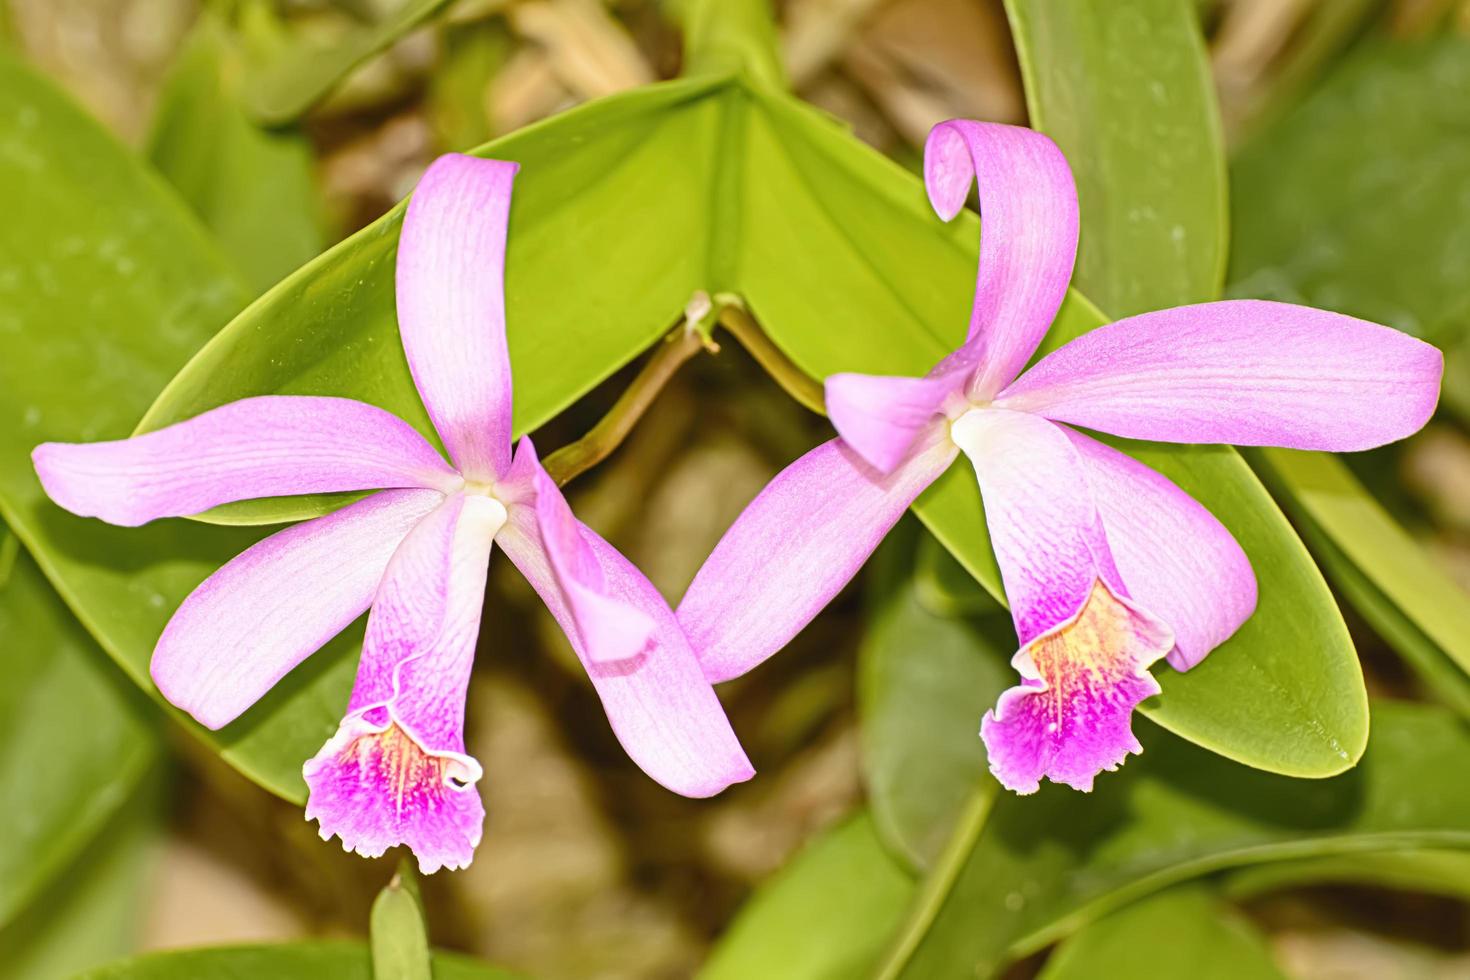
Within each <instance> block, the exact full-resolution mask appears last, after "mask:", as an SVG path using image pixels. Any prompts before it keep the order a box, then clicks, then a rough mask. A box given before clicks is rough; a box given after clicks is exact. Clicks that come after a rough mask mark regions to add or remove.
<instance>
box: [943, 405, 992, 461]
mask: <svg viewBox="0 0 1470 980" xmlns="http://www.w3.org/2000/svg"><path fill="white" fill-rule="evenodd" d="M987 411H989V405H988V404H987V405H974V404H971V405H970V407H969V408H967V409H965V410H964V411H963V412H962V413H961V414H960V415H959V416H958V417H956V418H954V419H953V420H952V421H951V422H950V423H949V437H950V438H951V439H953V440H954V444H955V445H956V446H959V447H960V450H961V451H962V452H964V454H965V455H966V456H968V457H970V458H971V459H975V458H976V455H977V454H978V453H979V452H980V442H981V429H982V428H983V427H984V425H985V422H984V419H983V416H984V413H985V412H987Z"/></svg>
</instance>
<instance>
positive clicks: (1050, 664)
mask: <svg viewBox="0 0 1470 980" xmlns="http://www.w3.org/2000/svg"><path fill="white" fill-rule="evenodd" d="M951 435H952V437H953V438H954V441H955V442H956V443H957V444H958V445H959V446H960V448H961V449H963V450H964V452H965V454H966V455H967V456H969V457H970V460H971V462H972V463H973V464H974V466H975V473H976V476H977V477H978V479H979V481H980V493H981V496H982V497H983V498H984V500H985V521H986V525H987V526H988V528H989V530H990V541H991V545H992V546H993V548H994V549H995V557H996V562H997V564H998V565H999V566H1000V572H1001V579H1002V581H1003V582H1004V584H1005V588H1006V596H1007V597H1008V598H1009V600H1010V603H1011V615H1012V618H1013V619H1014V620H1015V624H1016V633H1017V636H1018V637H1019V639H1020V643H1021V649H1020V651H1019V652H1018V653H1017V654H1016V657H1015V659H1014V661H1013V663H1014V664H1015V666H1016V669H1017V670H1018V671H1019V672H1020V674H1021V678H1022V683H1021V684H1020V685H1019V686H1017V687H1014V688H1012V689H1010V690H1009V691H1007V692H1005V693H1004V694H1002V695H1001V698H1000V701H999V703H998V704H997V705H996V707H995V710H993V711H991V712H989V713H987V714H986V716H985V718H984V720H983V721H982V723H981V728H980V731H981V736H982V737H983V738H984V740H985V745H986V748H987V749H988V751H989V754H990V768H991V771H992V772H993V773H994V774H995V776H996V778H997V779H999V780H1000V781H1001V783H1002V784H1003V785H1005V786H1006V787H1007V788H1009V789H1012V790H1014V791H1015V792H1018V793H1031V792H1035V791H1036V789H1037V787H1038V786H1039V785H1040V780H1041V778H1042V777H1046V778H1049V779H1051V780H1052V781H1054V782H1060V783H1066V784H1067V785H1069V786H1073V787H1075V788H1077V789H1081V790H1089V789H1091V788H1092V779H1093V776H1095V775H1096V774H1097V773H1098V772H1100V771H1102V770H1103V769H1112V768H1116V767H1117V766H1118V765H1119V764H1121V763H1122V761H1123V760H1124V759H1125V758H1126V757H1127V756H1128V754H1129V753H1130V752H1138V751H1140V748H1139V745H1138V741H1137V739H1135V738H1134V737H1133V733H1132V730H1131V727H1130V720H1131V717H1132V713H1133V709H1134V708H1135V707H1136V706H1137V705H1138V703H1139V702H1140V701H1142V700H1143V699H1144V698H1146V697H1148V696H1150V695H1152V694H1156V693H1158V685H1157V683H1156V682H1155V681H1154V679H1153V677H1152V676H1151V675H1150V674H1149V672H1148V668H1149V666H1150V665H1151V664H1153V663H1154V662H1155V661H1157V660H1158V659H1159V658H1160V657H1162V656H1164V655H1165V654H1166V653H1168V652H1169V650H1170V649H1171V648H1172V647H1173V646H1174V637H1173V634H1172V632H1171V631H1170V629H1169V628H1168V626H1166V625H1165V624H1164V623H1163V622H1162V621H1160V620H1159V619H1158V618H1157V617H1156V616H1154V615H1153V614H1152V613H1151V612H1149V611H1146V610H1145V609H1143V608H1142V607H1141V606H1139V605H1138V604H1137V603H1136V602H1134V601H1133V600H1131V599H1130V598H1129V597H1128V592H1127V590H1126V589H1125V588H1124V586H1123V583H1122V581H1121V580H1120V578H1119V576H1118V571H1117V568H1116V567H1115V565H1114V562H1113V558H1112V555H1111V553H1110V551H1109V548H1108V539H1107V535H1106V532H1105V531H1104V528H1103V523H1102V519H1101V518H1100V517H1099V515H1098V509H1097V505H1096V504H1095V502H1094V500H1093V496H1092V493H1091V491H1090V485H1089V483H1088V478H1087V471H1086V468H1085V466H1084V464H1083V462H1082V459H1081V457H1080V455H1079V454H1078V452H1077V450H1076V449H1075V448H1074V447H1073V446H1072V443H1071V441H1070V440H1069V439H1068V438H1067V436H1066V434H1065V433H1063V432H1062V430H1061V429H1060V428H1059V427H1057V426H1055V425H1053V424H1051V423H1049V422H1047V421H1046V420H1044V419H1040V418H1037V417H1035V416H1031V415H1024V414H1020V413H1017V412H1007V411H1004V410H998V409H977V410H974V411H971V412H969V413H968V414H966V415H964V416H962V417H961V418H960V419H958V420H957V421H956V422H955V423H954V425H953V426H952V427H951Z"/></svg>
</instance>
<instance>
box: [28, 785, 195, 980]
mask: <svg viewBox="0 0 1470 980" xmlns="http://www.w3.org/2000/svg"><path fill="white" fill-rule="evenodd" d="M155 775H157V774H156V773H155ZM164 790H165V785H164V781H163V780H162V779H158V778H145V779H144V781H143V784H142V785H141V786H140V787H139V788H138V791H137V792H136V793H135V794H134V795H133V798H132V799H131V800H130V801H129V802H128V804H127V805H126V806H125V807H123V808H122V810H120V811H119V812H117V813H116V814H115V815H114V816H113V818H112V819H111V820H110V821H109V823H108V825H107V827H106V828H105V829H104V830H103V831H102V832H101V833H100V834H98V835H97V837H96V838H95V839H94V840H92V842H91V843H90V844H88V846H87V847H85V848H84V849H83V850H82V852H81V853H80V854H78V855H76V856H75V857H74V859H73V860H72V861H71V862H70V864H69V865H68V866H67V867H66V869H65V871H64V872H63V873H62V874H61V875H60V876H58V877H57V878H56V879H55V880H53V881H52V882H51V884H50V886H49V887H48V888H47V889H46V890H45V891H44V892H43V893H42V894H40V895H39V896H37V898H36V900H35V901H33V902H32V903H31V904H30V905H29V906H27V908H26V910H25V913H24V914H23V915H21V916H20V917H19V918H18V919H16V920H15V921H13V922H11V923H10V924H9V925H7V926H6V927H5V928H3V929H0V964H3V965H0V976H4V977H6V978H7V980H72V978H73V977H75V976H76V975H77V974H78V973H79V972H81V971H83V970H91V969H94V968H96V967H99V966H101V965H103V964H106V963H110V962H112V961H114V960H116V959H118V958H119V957H122V956H127V955H129V954H130V953H132V952H133V951H134V950H136V949H137V948H138V943H139V941H140V938H141V933H142V931H143V928H144V913H145V908H144V904H143V902H142V901H140V897H143V896H147V895H149V894H150V888H151V886H152V884H153V882H154V873H155V871H156V866H157V864H158V856H159V854H160V852H161V850H162V847H161V844H162V841H161V838H162V836H163V833H164V823H165V820H166V817H167V813H166V809H165V805H164V803H165V801H164V795H165V794H164Z"/></svg>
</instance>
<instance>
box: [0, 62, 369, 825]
mask: <svg viewBox="0 0 1470 980" xmlns="http://www.w3.org/2000/svg"><path fill="white" fill-rule="evenodd" d="M0 211H3V213H4V214H5V215H6V220H5V230H4V231H3V232H0V336H4V338H5V341H4V350H5V356H3V357H0V514H3V517H4V520H5V521H6V523H8V524H9V525H10V527H11V529H12V530H13V531H15V533H16V534H17V535H18V536H19V537H20V538H21V540H22V541H23V542H24V543H25V545H26V548H27V550H28V551H29V552H30V553H31V554H32V555H33V556H34V557H35V559H36V563H37V564H38V565H39V566H40V567H41V569H42V571H44V572H45V573H46V577H47V578H48V579H50V580H51V584H52V585H53V586H54V587H55V589H56V590H57V592H58V593H59V594H60V595H61V597H62V599H63V600H65V601H66V604H67V605H68V606H70V607H71V609H72V612H73V613H75V614H76V616H77V618H78V619H79V620H81V622H82V625H83V626H85V627H86V628H87V631H88V632H90V633H91V634H92V636H93V637H94V638H95V639H96V640H97V641H98V642H99V643H100V644H101V645H102V647H103V649H105V650H106V651H107V652H108V654H110V655H111V656H112V657H113V658H114V659H115V660H116V661H117V662H118V663H119V664H120V665H121V666H122V667H123V669H124V671H125V672H126V673H127V674H128V676H129V677H131V678H132V679H133V680H134V681H136V682H137V683H138V685H139V686H140V687H142V688H143V689H144V690H147V691H149V692H154V688H153V685H152V682H151V681H150V680H149V678H148V659H149V656H150V655H151V654H152V651H153V644H154V642H155V641H156V640H157V638H158V634H159V633H160V632H161V631H162V629H163V626H164V623H165V622H167V620H168V618H169V616H170V615H171V614H172V613H173V610H174V609H175V608H176V607H177V606H178V604H179V602H180V601H182V600H183V598H184V597H185V596H186V595H188V593H189V592H190V590H192V589H193V588H194V586H196V585H197V584H198V583H199V582H200V581H201V580H202V579H203V578H204V577H205V576H206V575H208V574H209V573H211V572H213V571H214V570H215V569H216V568H218V567H219V566H220V565H222V564H224V563H225V562H226V561H228V560H229V559H230V558H231V557H233V556H234V555H235V554H237V553H238V552H240V551H241V550H243V549H244V548H245V547H247V546H248V545H249V544H250V543H252V542H253V541H255V540H256V539H257V538H259V537H260V532H258V531H241V530H239V529H233V528H211V527H206V526H204V525H200V524H195V523H191V522H186V521H160V522H157V523H155V524H152V525H149V526H148V527H144V528H117V527H110V526H108V525H106V524H103V523H102V522H100V521H94V520H84V519H82V518H77V517H72V516H71V515H69V514H66V513H64V512H63V511H62V510H61V509H60V508H58V507H56V506H55V505H54V504H52V503H51V502H50V501H48V500H47V499H46V498H45V496H44V494H43V493H42V492H41V487H40V485H39V484H38V483H37V481H36V478H35V474H34V472H33V471H32V469H31V464H30V452H31V449H32V448H33V447H34V446H35V445H36V444H37V443H40V442H44V441H46V440H50V439H59V440H86V439H107V438H119V437H122V436H125V435H127V433H128V431H129V430H130V429H131V428H132V426H133V425H134V423H136V421H137V419H138V418H139V416H140V415H141V414H142V412H143V410H144V409H145V408H146V407H147V405H148V402H149V400H150V399H151V398H153V397H154V395H155V394H156V393H157V392H158V390H159V389H160V388H161V387H162V386H163V384H164V383H165V382H166V381H167V380H168V378H169V377H170V376H171V375H172V374H173V373H174V372H176V371H177V370H178V369H179V368H180V367H181V366H182V365H183V363H184V361H185V360H186V359H187V358H188V356H189V355H190V354H191V353H193V351H194V350H195V349H196V348H197V347H198V346H199V345H200V344H201V343H203V341H204V340H205V339H206V338H207V337H208V336H209V335H210V333H211V332H213V331H214V330H217V329H218V328H219V326H220V325H221V324H222V323H224V322H225V321H226V320H227V319H228V318H229V316H230V314H231V313H232V312H234V311H235V310H237V309H238V308H239V307H240V305H241V303H242V298H243V293H244V290H243V287H242V286H240V284H239V283H238V282H237V280H236V279H235V276H234V274H233V272H232V271H231V268H230V266H229V265H228V263H227V262H226V261H225V259H224V258H223V257H222V256H221V255H220V254H219V253H218V252H217V251H216V249H215V247H214V245H213V243H212V242H211V241H210V240H209V239H208V237H206V235H205V234H204V232H203V230H202V229H201V228H200V227H199V226H198V224H197V223H196V222H195V219H194V218H193V216H192V215H191V214H189V212H188V210H187V209H186V208H185V207H184V205H183V204H182V203H181V202H180V201H179V200H178V199H177V198H175V197H174V196H173V195H172V194H171V193H170V192H169V191H168V189H167V188H166V187H165V186H163V185H162V184H161V183H160V182H159V181H158V180H157V179H156V178H155V177H154V176H153V175H151V174H149V173H148V172H146V171H145V170H144V169H143V168H142V167H141V166H140V165H139V164H138V163H137V161H136V160H135V159H134V158H133V157H132V156H130V155H129V154H128V153H127V152H126V151H124V150H123V149H122V148H121V147H120V146H118V145H117V143H116V142H114V141H113V139H112V138H111V137H110V136H109V135H108V134H107V133H106V132H104V131H103V130H102V128H101V127H100V126H98V125H97V124H96V123H95V122H93V121H92V120H90V119H88V118H87V117H86V116H85V115H83V114H82V112H81V111H80V110H78V109H77V108H75V107H74V106H73V105H72V104H71V103H70V102H69V101H67V100H66V99H65V98H64V97H63V96H61V95H60V94H59V93H57V92H56V90H55V89H54V88H53V87H52V86H51V85H50V84H49V83H47V82H45V81H43V80H42V79H40V78H38V77H37V76H35V75H33V74H32V73H31V72H29V71H28V70H27V69H25V68H22V67H21V66H20V65H18V64H17V63H15V62H14V61H12V60H9V59H6V58H4V57H0ZM360 635H361V632H360V627H356V628H349V630H348V632H347V633H346V634H344V637H345V638H344V639H341V640H339V641H337V642H336V643H334V644H332V645H330V646H329V648H328V649H327V650H324V651H323V652H322V653H320V654H318V655H317V656H316V657H314V658H312V661H311V662H310V663H309V664H308V665H306V666H305V668H304V669H302V670H299V671H296V672H294V673H293V674H292V676H291V677H289V678H287V680H286V681H285V682H284V684H283V685H282V686H281V687H279V688H278V689H277V691H275V692H273V693H272V694H271V695H269V696H268V697H267V698H266V699H265V700H264V701H263V702H261V703H260V704H259V705H257V706H256V707H255V708H254V709H252V710H251V711H250V712H249V713H247V714H246V716H245V717H244V718H243V719H241V720H240V721H238V722H236V723H235V724H234V725H231V726H230V727H229V728H227V729H225V730H223V731H221V732H218V733H206V732H204V730H203V729H201V728H199V727H198V726H195V725H193V724H192V723H189V727H190V729H191V730H192V731H194V732H195V733H196V734H198V735H200V736H201V737H204V738H206V739H208V741H209V743H210V744H211V745H213V746H215V747H216V748H218V749H220V750H221V752H222V754H223V756H224V757H225V759H226V760H228V761H229V762H230V763H231V764H233V765H235V766H236V767H237V768H239V769H240V770H241V771H242V772H243V773H245V774H246V775H247V776H249V777H250V778H252V779H254V780H256V781H257V782H260V783H261V784H262V785H264V786H266V787H267V788H269V789H271V790H272V791H273V792H276V793H278V794H280V795H282V796H285V797H287V798H292V799H298V800H299V799H303V798H304V796H305V785H304V783H303V782H302V779H301V763H302V762H303V761H304V760H305V759H307V758H309V757H310V756H311V755H312V754H313V753H314V752H315V751H316V750H317V748H319V747H320V745H321V744H322V742H324V741H325V740H326V739H327V738H328V737H329V736H330V735H331V734H332V732H333V731H334V730H335V729H336V725H337V722H338V721H339V720H340V719H341V714H342V710H343V708H344V707H345V705H346V699H347V691H348V687H349V686H350V684H351V679H352V674H353V667H354V660H353V658H352V656H351V651H352V649H353V643H352V640H351V638H353V637H356V636H360ZM180 717H182V716H180Z"/></svg>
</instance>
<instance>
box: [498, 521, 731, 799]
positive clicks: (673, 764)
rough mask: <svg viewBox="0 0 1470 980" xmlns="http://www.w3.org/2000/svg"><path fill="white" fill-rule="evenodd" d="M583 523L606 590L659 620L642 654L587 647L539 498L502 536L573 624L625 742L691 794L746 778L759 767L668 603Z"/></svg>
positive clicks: (643, 762)
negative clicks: (609, 657) (610, 654)
mask: <svg viewBox="0 0 1470 980" xmlns="http://www.w3.org/2000/svg"><path fill="white" fill-rule="evenodd" d="M580 530H581V537H582V541H583V542H584V544H585V545H586V547H587V549H588V550H589V551H590V553H591V556H592V558H593V559H594V560H595V561H596V562H597V564H598V565H599V567H600V569H601V572H602V576H603V582H604V588H605V592H604V594H605V595H606V597H607V598H608V599H610V600H612V601H615V602H620V603H623V604H625V605H627V606H630V607H632V608H633V609H634V610H636V612H637V613H638V614H640V615H642V616H644V617H647V618H648V619H649V620H651V621H652V623H653V627H654V631H653V635H652V638H651V641H650V642H649V644H648V648H647V649H646V650H645V651H644V652H642V653H640V654H638V655H637V656H634V657H630V658H625V659H619V660H613V661H606V660H595V659H593V658H592V657H591V656H590V655H589V654H588V652H587V649H586V647H585V645H584V644H583V643H582V641H581V637H582V630H581V627H580V625H579V623H578V619H577V615H576V614H574V613H573V611H572V608H571V604H570V603H569V601H568V598H567V594H566V593H565V592H564V591H563V589H562V586H561V580H560V577H559V576H558V573H557V572H556V571H555V570H554V569H553V567H552V561H551V558H550V556H549V555H548V553H547V551H548V549H547V546H546V542H545V541H544V539H543V538H542V535H541V529H540V527H539V522H538V517H537V508H536V507H534V506H524V505H520V504H513V505H512V506H511V508H510V521H509V523H508V524H506V526H505V529H504V530H503V531H501V533H500V535H499V537H498V538H497V540H498V541H499V542H500V545H501V547H502V548H503V549H504V550H505V553H506V554H507V555H508V556H509V557H510V559H511V561H513V562H514V563H515V565H516V567H517V568H519V569H520V570H521V573H522V574H524V575H525V576H526V579H527V580H528V581H529V582H530V583H531V586H532V588H534V589H535V590H536V592H537V594H538V595H540V596H541V599H542V601H543V602H545V603H546V607H547V609H549V610H550V611H551V615H552V616H554V617H555V618H556V621H557V622H558V623H559V624H561V628H562V629H563V630H564V631H565V632H566V634H567V638H568V639H569V640H570V641H571V644H572V649H573V650H575V651H576V653H577V656H578V657H579V658H580V659H581V661H582V666H583V667H585V668H586V670H587V675H588V676H589V677H590V678H591V679H592V684H593V686H594V687H595V688H596V689H597V694H598V696H599V697H600V698H601V699H602V706H603V710H605V711H606V712H607V718H608V721H609V722H610V723H611V725H612V729H613V732H614V734H616V735H617V737H618V741H619V742H621V743H622V745H623V749H624V750H625V751H626V752H627V753H628V755H629V757H631V758H632V760H633V761H634V762H636V763H637V764H638V765H639V767H640V768H642V770H643V771H644V772H646V773H647V774H648V775H649V776H650V777H652V778H653V779H654V780H655V781H657V782H658V783H660V784H661V785H663V786H664V787H666V788H667V789H670V790H672V791H673V792H675V793H680V794H682V795H684V796H693V797H707V796H713V795H715V794H716V793H718V792H720V791H721V790H723V789H724V788H725V787H727V786H729V785H730V784H732V783H739V782H744V781H745V780H747V779H749V778H750V777H751V776H753V775H754V774H755V770H754V769H753V768H751V765H750V760H749V759H747V758H746V756H745V751H744V750H743V749H742V748H741V747H740V742H739V741H738V740H737V739H736V738H735V733H734V731H732V730H731V728H730V722H729V721H728V720H727V719H726V717H725V709H724V708H723V707H722V706H721V705H720V701H719V698H717V697H716V696H715V692H714V689H713V688H712V687H711V686H710V683H709V681H707V680H705V678H704V675H703V673H702V672H701V671H700V668H699V662H698V660H696V659H695V656H694V651H693V650H691V649H690V647H689V641H688V640H686V639H685V637H684V633H683V632H682V631H681V630H680V629H679V624H678V622H677V621H676V620H675V619H674V614H673V612H672V611H671V610H670V609H669V607H668V603H666V602H665V601H664V599H663V597H662V596H660V595H659V594H658V591H657V590H656V589H655V588H654V587H653V585H652V583H650V582H649V581H648V579H647V578H645V577H644V576H643V573H641V572H639V571H638V569H636V568H635V567H633V565H632V563H630V562H629V561H628V560H627V559H626V558H624V557H623V556H622V555H621V554H619V553H618V551H617V550H616V549H615V548H613V547H612V545H610V544H608V543H607V542H606V541H604V540H602V538H600V537H598V536H597V535H596V534H595V533H594V532H593V531H592V530H591V529H589V528H588V527H586V526H585V525H582V526H581V528H580Z"/></svg>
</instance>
